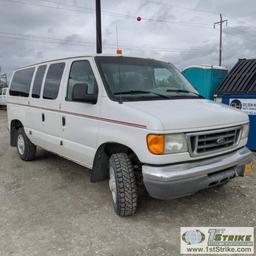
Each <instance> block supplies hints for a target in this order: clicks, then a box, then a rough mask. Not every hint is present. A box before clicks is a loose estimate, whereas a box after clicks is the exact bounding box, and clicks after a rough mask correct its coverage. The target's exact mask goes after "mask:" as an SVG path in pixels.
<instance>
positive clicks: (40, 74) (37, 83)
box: [32, 65, 46, 98]
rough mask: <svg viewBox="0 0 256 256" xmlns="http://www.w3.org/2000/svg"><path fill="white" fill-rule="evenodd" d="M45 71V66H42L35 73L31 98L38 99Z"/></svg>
mask: <svg viewBox="0 0 256 256" xmlns="http://www.w3.org/2000/svg"><path fill="white" fill-rule="evenodd" d="M45 70H46V65H42V66H39V67H38V69H37V71H36V77H35V80H34V85H33V89H32V98H40V92H41V87H42V82H43V78H44V73H45Z"/></svg>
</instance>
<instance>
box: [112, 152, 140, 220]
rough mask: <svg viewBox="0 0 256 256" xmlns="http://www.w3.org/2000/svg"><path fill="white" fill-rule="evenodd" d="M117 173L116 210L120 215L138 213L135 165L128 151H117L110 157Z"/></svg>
mask: <svg viewBox="0 0 256 256" xmlns="http://www.w3.org/2000/svg"><path fill="white" fill-rule="evenodd" d="M110 164H111V165H112V166H113V168H114V170H115V175H116V186H117V200H116V205H114V207H115V211H116V213H117V214H118V215H119V216H122V217H124V216H131V215H134V214H135V213H136V210H137V202H138V192H137V185H136V179H135V175H134V170H133V165H132V163H131V161H130V159H129V157H128V155H127V154H126V153H116V154H113V155H112V156H111V157H110Z"/></svg>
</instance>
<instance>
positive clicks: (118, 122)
mask: <svg viewBox="0 0 256 256" xmlns="http://www.w3.org/2000/svg"><path fill="white" fill-rule="evenodd" d="M7 103H8V104H13V105H18V106H24V107H30V108H36V109H41V110H46V111H51V112H58V113H63V114H67V115H72V116H79V117H83V118H88V119H93V120H98V121H103V122H108V123H114V124H120V125H125V126H131V127H136V128H141V129H147V126H146V125H141V124H134V123H129V122H124V121H119V120H113V119H108V118H104V117H98V116H90V115H85V114H79V113H74V112H69V111H64V110H57V109H51V108H43V107H38V106H32V105H28V104H21V103H14V102H7Z"/></svg>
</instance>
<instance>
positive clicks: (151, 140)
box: [147, 134, 164, 155]
mask: <svg viewBox="0 0 256 256" xmlns="http://www.w3.org/2000/svg"><path fill="white" fill-rule="evenodd" d="M147 144H148V149H149V151H150V152H151V153H152V154H155V155H162V154H164V135H156V134H149V135H148V136H147Z"/></svg>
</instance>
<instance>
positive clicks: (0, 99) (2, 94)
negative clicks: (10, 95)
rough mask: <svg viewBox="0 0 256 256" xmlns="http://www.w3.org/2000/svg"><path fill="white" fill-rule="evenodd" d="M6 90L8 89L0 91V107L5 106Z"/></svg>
mask: <svg viewBox="0 0 256 256" xmlns="http://www.w3.org/2000/svg"><path fill="white" fill-rule="evenodd" d="M7 90H8V88H3V89H2V90H0V106H6V105H7Z"/></svg>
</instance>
